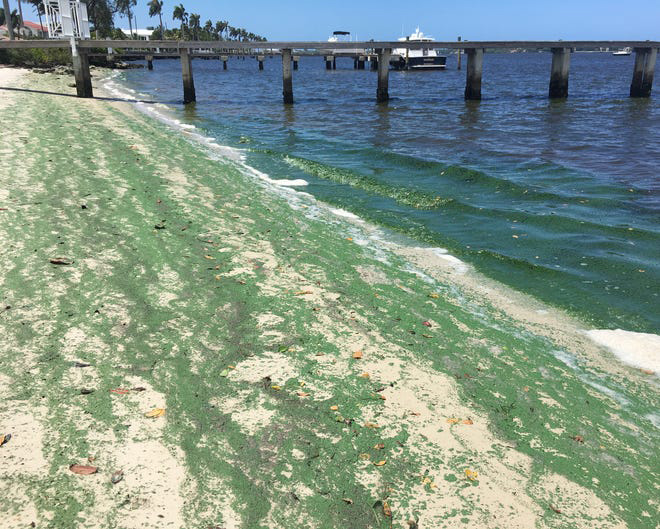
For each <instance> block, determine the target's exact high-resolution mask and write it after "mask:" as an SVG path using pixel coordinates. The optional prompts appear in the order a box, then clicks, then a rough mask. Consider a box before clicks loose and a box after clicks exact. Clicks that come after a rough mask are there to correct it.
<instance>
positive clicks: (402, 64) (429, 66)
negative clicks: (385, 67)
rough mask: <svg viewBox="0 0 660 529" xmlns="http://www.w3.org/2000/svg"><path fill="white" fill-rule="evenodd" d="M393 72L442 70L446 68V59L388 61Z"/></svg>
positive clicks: (395, 59)
mask: <svg viewBox="0 0 660 529" xmlns="http://www.w3.org/2000/svg"><path fill="white" fill-rule="evenodd" d="M390 66H391V67H392V69H393V70H444V69H445V68H446V67H447V57H445V56H443V55H437V56H435V57H408V58H407V59H406V58H405V57H396V58H392V60H391V61H390Z"/></svg>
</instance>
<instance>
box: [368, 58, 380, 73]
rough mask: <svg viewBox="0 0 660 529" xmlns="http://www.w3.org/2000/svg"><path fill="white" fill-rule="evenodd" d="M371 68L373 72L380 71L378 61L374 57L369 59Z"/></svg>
mask: <svg viewBox="0 0 660 529" xmlns="http://www.w3.org/2000/svg"><path fill="white" fill-rule="evenodd" d="M369 68H370V69H371V70H373V71H376V70H378V59H377V58H376V57H374V56H373V55H372V56H371V57H370V58H369Z"/></svg>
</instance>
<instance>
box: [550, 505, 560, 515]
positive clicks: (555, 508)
mask: <svg viewBox="0 0 660 529" xmlns="http://www.w3.org/2000/svg"><path fill="white" fill-rule="evenodd" d="M549 507H550V508H551V509H552V510H553V511H555V512H556V513H557V514H561V510H560V509H557V507H555V506H554V505H552V504H550V506H549Z"/></svg>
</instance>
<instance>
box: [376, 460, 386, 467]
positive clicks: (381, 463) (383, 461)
mask: <svg viewBox="0 0 660 529" xmlns="http://www.w3.org/2000/svg"><path fill="white" fill-rule="evenodd" d="M385 463H387V461H385V460H384V459H383V460H382V461H378V462H377V463H374V466H376V467H382V466H383V465H384V464H385Z"/></svg>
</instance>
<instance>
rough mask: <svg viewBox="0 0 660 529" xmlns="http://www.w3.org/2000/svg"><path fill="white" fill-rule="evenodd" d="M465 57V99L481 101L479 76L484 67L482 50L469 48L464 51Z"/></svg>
mask: <svg viewBox="0 0 660 529" xmlns="http://www.w3.org/2000/svg"><path fill="white" fill-rule="evenodd" d="M465 53H466V55H467V60H468V61H467V75H466V79H465V99H466V100H468V101H470V100H474V101H479V100H480V99H481V75H482V72H483V67H484V49H483V48H471V49H467V50H465Z"/></svg>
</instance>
